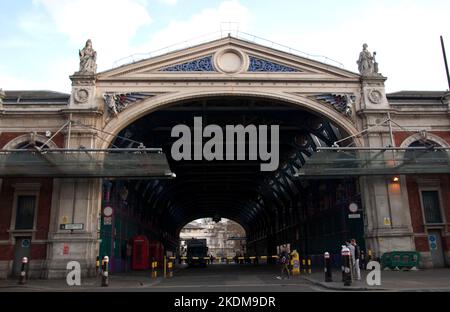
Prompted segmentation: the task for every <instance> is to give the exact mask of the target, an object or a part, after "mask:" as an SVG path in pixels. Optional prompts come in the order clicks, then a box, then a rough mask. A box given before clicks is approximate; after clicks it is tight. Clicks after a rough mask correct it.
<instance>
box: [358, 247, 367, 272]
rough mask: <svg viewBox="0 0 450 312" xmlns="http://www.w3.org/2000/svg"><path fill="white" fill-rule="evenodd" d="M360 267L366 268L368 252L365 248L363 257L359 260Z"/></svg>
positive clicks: (362, 252)
mask: <svg viewBox="0 0 450 312" xmlns="http://www.w3.org/2000/svg"><path fill="white" fill-rule="evenodd" d="M359 268H360V269H362V270H365V269H366V253H365V252H364V251H363V250H361V257H360V260H359Z"/></svg>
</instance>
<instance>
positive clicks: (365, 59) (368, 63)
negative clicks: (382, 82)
mask: <svg viewBox="0 0 450 312" xmlns="http://www.w3.org/2000/svg"><path fill="white" fill-rule="evenodd" d="M367 47H368V46H367V44H366V43H364V44H363V50H362V51H361V53H359V59H358V61H356V63H357V64H358V70H359V73H360V74H361V75H363V76H378V63H377V62H375V56H376V55H377V52H373V56H372V54H371V53H370V52H369V51H368V50H367Z"/></svg>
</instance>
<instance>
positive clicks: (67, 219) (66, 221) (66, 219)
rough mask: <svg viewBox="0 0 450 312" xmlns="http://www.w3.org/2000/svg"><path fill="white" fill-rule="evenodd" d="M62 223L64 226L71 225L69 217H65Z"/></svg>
mask: <svg viewBox="0 0 450 312" xmlns="http://www.w3.org/2000/svg"><path fill="white" fill-rule="evenodd" d="M61 223H62V224H66V223H69V217H68V216H63V217H62V221H61Z"/></svg>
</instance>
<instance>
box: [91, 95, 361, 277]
mask: <svg viewBox="0 0 450 312" xmlns="http://www.w3.org/2000/svg"><path fill="white" fill-rule="evenodd" d="M306 106H307V105H306ZM151 107H153V109H150V113H149V112H148V109H147V113H146V114H144V113H143V112H144V109H143V108H142V107H136V108H134V112H130V113H129V114H128V117H123V119H122V121H123V120H124V119H125V118H128V119H129V120H133V122H132V123H130V124H127V125H126V126H125V127H123V128H122V129H120V130H117V131H116V133H117V134H118V136H117V138H116V139H115V140H114V141H112V143H111V144H112V146H114V147H119V148H137V147H138V146H139V145H141V144H142V145H143V146H145V147H149V148H151V147H160V148H162V150H163V152H164V153H165V154H166V156H167V157H168V161H169V164H170V167H171V171H172V172H174V173H175V174H176V178H175V179H172V180H146V179H142V180H121V181H105V184H104V185H105V186H104V190H105V191H104V192H106V193H108V194H111V195H110V197H108V198H109V199H108V200H106V201H104V203H103V206H105V205H111V206H113V208H114V211H115V212H116V215H115V221H114V222H113V223H112V224H104V223H102V231H101V239H102V244H101V248H100V255H101V256H102V255H104V254H110V255H118V258H119V260H118V261H117V263H120V264H117V265H116V268H117V269H119V270H120V269H122V268H124V267H126V264H124V263H123V261H124V259H126V257H124V256H123V252H124V251H125V250H126V243H127V241H128V240H129V238H130V237H131V236H134V235H142V234H144V235H148V237H149V239H150V240H157V241H160V242H162V244H163V245H164V248H165V250H166V251H170V252H171V254H175V253H176V250H177V246H178V243H179V242H178V231H179V229H180V227H182V225H184V224H186V222H188V221H190V220H192V219H195V218H197V217H211V218H212V217H215V216H217V217H220V218H222V217H223V218H229V219H233V220H236V221H237V222H239V223H240V224H242V226H243V227H244V228H245V230H246V232H247V253H248V255H257V256H258V255H259V256H260V255H267V254H274V253H276V250H277V246H279V245H283V244H290V245H291V248H292V249H297V250H299V251H300V253H301V254H302V255H314V254H321V253H323V251H325V250H328V251H331V252H335V253H336V252H337V251H338V250H339V248H340V246H341V244H342V242H343V241H344V240H345V239H349V238H353V237H355V238H357V239H358V240H359V241H360V242H361V243H362V244H363V225H362V224H363V223H362V219H358V220H350V221H349V220H348V218H347V214H346V211H347V207H348V205H349V204H350V203H351V202H356V203H357V204H358V205H359V207H361V200H360V195H359V187H358V183H357V181H356V180H354V179H347V180H333V181H331V180H330V181H328V180H317V181H305V180H300V179H298V178H296V177H295V173H296V172H297V171H298V170H299V169H300V168H301V167H302V166H303V165H304V163H305V161H307V159H308V158H309V157H310V156H311V155H312V154H313V153H315V150H316V148H317V147H321V146H331V145H333V143H334V142H336V141H338V140H341V139H343V138H346V137H347V136H348V135H349V134H350V133H349V132H348V130H347V129H348V128H350V129H351V128H352V126H351V123H350V122H348V121H346V120H344V121H343V123H342V124H338V123H335V122H333V121H332V120H331V118H328V117H326V116H324V115H321V114H319V113H317V109H315V110H316V111H314V110H313V111H312V110H311V109H308V108H307V109H305V108H304V107H303V108H300V107H299V104H298V103H297V104H293V103H292V102H289V101H281V100H280V99H275V98H273V97H272V98H264V97H260V96H259V97H255V96H248V95H245V96H244V95H227V96H223V95H221V96H219V95H216V96H208V97H205V96H203V97H202V96H200V97H195V98H188V99H184V100H180V101H177V102H175V103H171V104H170V105H169V104H166V105H156V104H155V105H153V106H151ZM307 107H308V106H307ZM156 108H159V109H157V110H156ZM321 109H323V108H321ZM326 111H327V115H329V116H332V117H333V118H336V116H335V115H334V113H335V112H333V111H332V110H326ZM131 116H134V117H131ZM136 116H140V117H139V118H137V117H136ZM340 117H341V120H343V117H342V116H340ZM119 118H120V117H119ZM198 120H200V121H201V124H200V126H199V124H198V123H196V122H198ZM119 121H120V120H115V121H111V122H112V123H118V122H119ZM179 125H183V126H184V127H185V129H186V130H187V131H189V132H190V134H192V135H191V136H190V139H192V145H189V146H188V148H189V149H191V150H190V153H187V154H189V156H190V157H191V158H188V159H187V158H182V159H178V158H177V157H176V156H174V155H173V146H174V145H175V144H177V142H178V141H179V140H180V136H181V135H180V133H178V134H177V132H175V135H174V132H173V129H174V128H176V127H177V126H179ZM212 125H214V127H215V129H216V130H217V132H215V136H214V137H213V135H212V134H209V135H205V131H204V130H205V129H207V127H209V126H212ZM230 126H232V127H234V129H236V127H237V126H240V127H241V128H240V129H241V130H243V132H242V133H243V136H242V137H241V141H239V138H240V137H239V134H238V133H232V136H233V138H234V139H235V140H233V149H232V152H231V153H232V155H231V154H230V150H229V149H228V148H229V147H230V146H229V145H227V144H226V143H227V142H223V141H225V139H228V138H229V137H228V136H227V129H229V127H230ZM272 126H277V127H278V130H279V131H278V135H277V137H274V136H271V133H269V129H272V128H271V127H272ZM108 128H110V126H109V125H108V126H107V127H106V129H108ZM252 129H253V130H255V131H256V132H257V134H256V135H255V136H252V134H251V133H250V132H251V131H250V130H252ZM245 130H248V132H245ZM264 130H268V132H267V138H268V141H267V143H269V144H268V146H266V147H265V152H266V154H267V153H269V154H270V153H272V154H270V156H271V158H276V162H275V161H274V163H276V168H274V170H269V171H264V170H261V163H262V162H264V161H266V162H267V161H268V158H265V159H262V158H261V153H260V152H261V150H260V147H261V146H259V145H258V144H256V145H253V147H256V149H255V150H254V152H255V154H257V156H258V157H255V158H251V157H250V154H251V153H252V143H254V142H253V141H252V140H258V142H259V143H260V142H261V141H260V140H259V139H260V136H259V135H260V133H261V132H262V131H264ZM109 131H111V130H108V131H106V132H109ZM196 131H197V134H198V133H199V134H200V143H199V142H198V141H197V142H194V139H195V138H194V136H196V134H195V133H196ZM220 131H222V137H221V139H220V140H218V141H219V143H220V144H215V145H214V147H210V150H211V151H213V152H218V151H217V149H218V148H220V149H221V150H220V152H221V153H223V157H218V158H214V159H213V160H208V159H207V157H206V156H205V149H206V147H207V146H208V144H210V142H211V139H212V138H217V137H216V136H217V133H219V132H220ZM242 133H241V134H242ZM190 139H189V143H191V140H190ZM222 142H223V144H222ZM239 142H241V143H243V144H244V146H245V149H244V150H245V152H244V155H243V156H242V155H241V156H242V157H241V158H240V157H239V155H238V149H239V147H238V143H239ZM196 144H197V145H200V146H197V147H199V148H200V151H201V152H202V153H201V154H200V155H197V156H199V158H198V159H196V158H195V157H196V154H195V151H196V148H197V147H196ZM221 144H222V146H220V145H221ZM219 146H220V147H219ZM275 147H276V150H277V151H276V153H275ZM184 148H186V147H182V148H181V150H183V152H186V151H185V150H184ZM218 154H220V153H218ZM218 154H216V156H217V155H218ZM275 154H277V155H275ZM272 160H273V159H270V161H272ZM130 224H132V226H128V225H130ZM112 233H114V234H115V236H114V237H113V235H112ZM118 237H120V241H117V238H118ZM112 260H113V269H114V261H115V257H113V259H112Z"/></svg>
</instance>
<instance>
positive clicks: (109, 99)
mask: <svg viewBox="0 0 450 312" xmlns="http://www.w3.org/2000/svg"><path fill="white" fill-rule="evenodd" d="M103 98H104V99H105V103H106V105H107V106H108V109H109V111H110V113H111V114H112V115H114V116H117V115H118V114H119V112H118V111H117V104H116V99H115V96H114V95H113V94H105V95H104V96H103Z"/></svg>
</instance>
